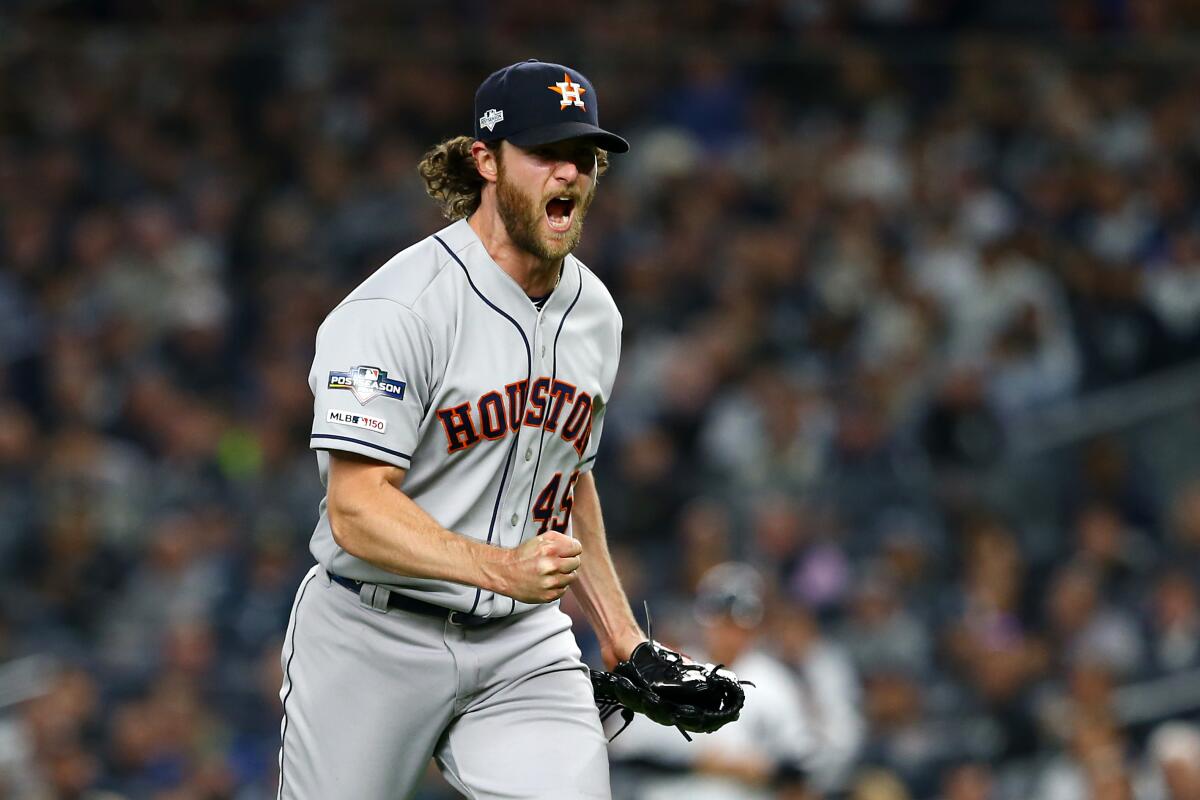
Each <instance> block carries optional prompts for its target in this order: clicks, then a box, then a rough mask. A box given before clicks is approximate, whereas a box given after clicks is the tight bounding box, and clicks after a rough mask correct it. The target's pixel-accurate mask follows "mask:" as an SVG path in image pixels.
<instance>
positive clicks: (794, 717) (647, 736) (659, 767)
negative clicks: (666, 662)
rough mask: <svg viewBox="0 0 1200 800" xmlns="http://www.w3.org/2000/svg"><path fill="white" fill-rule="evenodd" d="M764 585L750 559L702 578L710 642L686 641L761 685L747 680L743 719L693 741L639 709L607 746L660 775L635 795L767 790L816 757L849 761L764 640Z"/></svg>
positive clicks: (792, 780) (757, 794)
mask: <svg viewBox="0 0 1200 800" xmlns="http://www.w3.org/2000/svg"><path fill="white" fill-rule="evenodd" d="M765 591H766V587H765V585H764V584H763V580H762V577H761V575H759V573H758V572H757V571H756V570H755V569H754V568H753V567H751V566H749V565H748V564H743V563H737V562H727V563H725V564H718V565H717V566H716V567H713V568H712V569H711V570H709V572H707V573H706V574H705V575H704V577H703V578H701V580H700V584H699V586H698V588H697V595H696V614H697V616H698V618H699V619H700V621H701V629H702V634H703V640H704V641H703V643H702V646H701V647H691V648H687V650H688V652H689V653H690V654H691V655H692V657H693V658H696V659H697V660H707V661H710V662H711V663H715V664H724V665H727V666H728V667H729V668H730V669H731V670H733V671H734V673H736V674H737V676H738V677H739V678H740V679H743V680H748V681H751V682H752V683H753V684H754V686H752V687H747V689H746V691H747V695H746V705H745V707H744V708H743V710H742V715H741V718H740V719H739V720H738V723H739V724H733V725H727V726H725V727H724V728H722V729H721V730H719V731H717V732H716V733H712V734H699V735H697V736H696V737H695V738H696V741H695V742H687V741H686V740H684V739H683V737H680V736H678V732H677V731H675V730H673V729H671V728H667V727H664V726H660V725H655V724H654V723H653V722H650V721H649V720H647V719H643V718H635V719H634V721H633V723H632V724H631V725H630V726H629V728H628V729H627V730H625V731H623V732H621V733H620V735H618V736H617V737H616V739H614V740H613V743H612V745H611V746H610V753H611V755H612V757H613V759H614V760H615V762H616V763H618V764H621V763H625V764H628V765H630V766H634V767H640V768H642V769H646V770H651V771H653V772H657V773H660V774H662V775H663V777H658V778H654V779H649V780H645V781H643V783H642V786H641V788H640V789H639V790H638V791H637V792H636V795H637V796H638V797H640V798H645V799H646V800H652V799H653V798H666V797H678V796H680V795H683V796H687V797H695V798H713V799H714V800H715V799H716V798H731V799H732V798H747V799H749V798H766V797H770V796H772V794H773V792H774V791H775V790H776V789H783V788H785V787H790V786H793V785H795V784H799V785H800V786H803V785H804V783H805V781H806V780H807V779H808V778H809V775H810V773H812V772H813V771H814V770H815V769H817V762H818V759H819V758H820V759H822V760H824V759H826V758H831V757H832V758H836V759H837V761H831V762H827V763H824V764H821V765H820V766H821V767H823V768H825V769H828V768H829V767H834V768H837V769H840V768H841V767H842V763H844V758H845V756H844V754H842V753H836V754H835V753H834V752H833V750H832V749H830V750H825V749H824V748H822V747H821V745H820V744H819V743H818V742H817V740H816V738H815V734H816V731H817V726H818V724H819V720H818V719H817V716H816V714H815V713H812V711H811V710H810V709H809V708H808V707H806V704H805V702H804V700H803V699H802V693H801V689H800V687H799V685H798V684H797V682H796V681H795V680H794V678H793V677H792V675H790V674H789V672H788V669H787V667H786V666H785V665H784V664H783V663H782V662H780V661H779V660H777V659H776V658H775V657H774V656H772V655H770V654H768V653H767V652H766V651H765V649H763V647H762V641H761V636H760V626H761V625H762V623H763V618H764V614H765V611H766V608H765V603H766V600H767V597H766V595H765ZM759 687H761V690H760V689H759ZM838 762H841V763H838ZM680 772H684V773H685V774H683V775H680V774H678V773H680ZM688 772H690V773H691V774H686V773H688ZM672 773H675V774H672Z"/></svg>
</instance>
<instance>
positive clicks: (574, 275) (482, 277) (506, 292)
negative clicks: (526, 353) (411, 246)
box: [438, 219, 583, 321]
mask: <svg viewBox="0 0 1200 800" xmlns="http://www.w3.org/2000/svg"><path fill="white" fill-rule="evenodd" d="M438 236H439V237H440V238H441V239H442V241H444V242H445V243H446V244H447V245H448V246H449V247H450V249H451V250H453V251H454V252H455V253H456V254H457V255H458V257H459V258H461V259H462V261H463V264H464V266H466V268H467V271H468V272H469V273H470V275H471V280H472V281H474V282H475V285H476V287H477V288H478V289H479V290H480V291H482V292H483V293H484V294H485V295H487V298H488V299H489V300H491V301H492V302H493V303H495V304H496V305H498V306H500V307H501V308H503V309H504V310H505V311H507V312H508V313H509V314H512V315H513V316H514V317H515V318H516V319H520V320H530V321H532V320H534V319H536V318H537V315H538V310H537V309H536V308H535V307H534V305H533V303H531V302H530V301H529V298H528V297H527V296H526V295H525V290H524V289H522V288H521V286H520V284H518V283H517V282H516V281H515V280H513V278H512V276H511V275H509V274H508V273H507V272H505V271H504V268H503V267H501V266H500V265H499V264H497V263H496V261H495V259H493V258H492V257H491V255H489V254H488V251H487V248H486V247H484V246H483V242H482V241H480V239H479V237H478V236H477V235H476V233H475V230H474V229H473V228H472V227H471V226H470V225H468V224H467V221H466V220H465V219H460V220H458V221H457V222H454V223H452V224H450V225H448V226H447V227H446V228H444V229H442V230H441V231H440V232H439V233H438ZM581 273H582V270H581V268H580V266H579V261H578V259H576V258H575V257H574V256H572V255H568V256H567V257H566V259H564V262H563V271H562V277H561V278H560V279H559V281H558V285H557V286H555V287H554V291H552V292H551V293H550V297H549V298H548V299H547V300H546V304H545V305H544V306H543V307H542V316H543V318H544V317H545V316H546V315H547V314H555V315H557V314H562V313H564V312H565V311H566V309H567V306H569V305H570V304H571V303H572V301H573V300H574V299H575V296H576V295H577V294H578V290H579V284H580V282H581V281H582V280H583V276H582V274H581Z"/></svg>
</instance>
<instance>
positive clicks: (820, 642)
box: [768, 602, 866, 794]
mask: <svg viewBox="0 0 1200 800" xmlns="http://www.w3.org/2000/svg"><path fill="white" fill-rule="evenodd" d="M768 622H769V624H770V628H769V630H770V632H771V634H772V635H771V641H772V642H774V643H775V647H774V650H775V652H776V653H777V654H778V655H780V656H782V657H783V660H784V661H785V663H787V664H788V666H790V667H791V668H792V670H793V671H794V674H795V675H796V676H797V677H798V678H799V687H800V696H801V699H802V701H803V703H804V714H805V719H806V721H807V722H808V726H809V729H810V732H809V736H810V738H811V741H812V752H811V753H810V754H809V756H808V758H807V760H806V762H805V769H806V771H807V772H808V774H809V776H810V779H809V781H808V784H809V786H810V788H811V789H812V790H813V791H815V792H817V793H819V794H832V793H836V792H838V791H842V790H844V789H845V787H846V785H847V783H848V781H849V777H850V772H851V768H852V767H853V765H854V763H855V760H856V759H857V757H858V754H859V751H860V750H861V748H862V745H863V740H864V738H865V733H866V731H865V725H864V720H863V713H862V699H863V698H862V687H861V686H860V685H859V678H858V672H857V670H856V669H855V666H854V664H853V663H852V662H851V660H850V659H849V658H847V655H846V653H844V652H843V651H842V647H841V646H839V645H838V644H837V643H836V642H835V641H833V640H831V639H830V638H829V637H826V636H824V635H822V633H821V629H820V627H819V626H818V623H817V620H816V618H815V617H814V616H813V615H812V614H811V613H809V612H808V611H807V610H806V609H805V608H803V607H802V606H798V605H795V604H792V603H787V602H779V603H778V604H775V605H773V606H772V607H771V609H770V610H769V612H768Z"/></svg>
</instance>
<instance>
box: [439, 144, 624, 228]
mask: <svg viewBox="0 0 1200 800" xmlns="http://www.w3.org/2000/svg"><path fill="white" fill-rule="evenodd" d="M474 143H475V140H474V139H473V138H471V137H470V136H455V137H454V138H453V139H447V140H446V141H444V142H440V143H439V144H436V145H434V146H433V147H432V148H430V150H429V152H427V153H426V154H425V155H424V156H423V157H422V158H421V161H420V163H419V164H417V172H419V173H421V179H422V180H423V181H424V182H425V191H426V193H428V194H429V196H430V197H432V198H433V199H434V200H436V201H438V204H439V205H440V206H441V207H442V214H443V215H444V216H445V217H446V219H450V220H458V219H463V218H464V217H469V216H470V215H471V214H473V213H474V212H475V209H477V208H479V198H480V196H481V195H482V193H483V187H484V184H486V183H487V181H485V180H484V178H483V176H482V175H480V174H479V170H478V169H477V168H476V167H475V159H474V158H473V157H472V156H471V145H473V144H474ZM496 157H497V158H499V157H500V150H499V148H498V147H497V148H496ZM607 170H608V152H607V151H605V150H601V149H600V148H599V147H597V148H596V173H597V174H598V175H603V174H604V173H605V172H606V171H607Z"/></svg>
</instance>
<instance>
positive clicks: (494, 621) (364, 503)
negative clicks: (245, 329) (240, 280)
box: [279, 61, 646, 800]
mask: <svg viewBox="0 0 1200 800" xmlns="http://www.w3.org/2000/svg"><path fill="white" fill-rule="evenodd" d="M597 111H598V103H597V97H596V91H595V88H594V87H593V86H592V84H591V83H590V82H589V81H588V79H587V78H586V77H584V76H583V75H582V74H581V73H579V72H578V71H576V70H574V69H571V68H569V67H564V66H561V65H558V64H549V63H541V62H538V61H525V62H522V63H518V64H513V65H511V66H509V67H506V68H504V69H501V70H499V71H498V72H496V73H494V74H492V75H491V76H490V77H488V78H487V79H486V80H485V81H484V82H483V83H482V84H481V85H480V87H479V89H478V91H477V92H476V95H475V130H474V137H466V136H461V137H457V138H454V139H450V140H448V141H446V142H443V143H442V144H440V145H438V146H437V147H435V148H434V149H433V150H431V151H430V152H429V153H428V154H427V155H426V157H425V158H424V160H423V161H422V162H421V165H420V172H421V174H422V177H423V178H424V180H425V183H426V187H427V189H428V191H429V193H430V194H431V195H432V196H433V197H435V198H436V199H438V200H439V201H440V202H441V204H442V206H443V209H444V211H445V212H446V214H447V216H448V217H450V218H451V219H453V220H455V221H454V222H453V223H452V224H450V225H449V226H448V227H446V228H443V229H442V230H441V231H439V232H438V233H436V234H434V235H432V236H430V237H429V238H427V239H424V240H422V241H420V242H418V243H417V244H415V245H413V246H412V247H409V248H408V249H406V250H404V251H402V252H401V253H399V254H398V255H396V256H395V257H393V258H392V259H391V260H390V261H388V262H387V263H385V264H384V265H383V266H382V267H381V268H380V269H379V270H377V271H376V272H375V273H374V274H372V275H371V276H370V277H368V278H367V279H366V280H365V281H364V282H363V283H362V284H361V285H360V286H358V288H356V289H355V290H354V291H352V292H351V293H350V294H349V295H348V296H347V297H346V298H345V299H344V300H343V301H342V302H341V303H339V304H338V306H337V307H336V308H335V309H334V310H333V311H332V312H331V313H330V314H329V316H328V317H327V318H326V320H325V321H324V323H323V324H322V325H321V327H320V330H319V331H318V332H317V342H316V356H315V358H314V360H313V366H312V371H311V373H310V375H309V385H310V386H311V388H312V391H313V395H314V397H315V415H314V419H313V428H312V439H311V446H312V448H313V449H315V450H316V454H317V463H318V467H319V469H320V474H321V479H322V481H323V483H324V484H325V487H326V495H325V499H324V500H323V501H322V503H321V506H320V521H319V522H318V524H317V527H316V530H315V532H314V533H313V536H312V540H311V545H310V549H311V551H312V553H313V556H314V557H315V558H316V560H317V562H318V563H317V565H316V566H315V567H313V569H312V570H311V571H310V572H309V573H308V575H307V576H306V577H305V579H304V580H303V582H302V583H301V585H300V587H299V589H298V590H297V593H296V600H295V603H294V605H293V607H292V613H291V620H290V622H289V624H288V629H287V634H286V639H285V643H284V648H283V653H282V664H283V669H284V680H283V687H282V689H281V691H280V697H281V698H282V700H283V712H284V713H283V721H282V724H281V747H280V752H279V797H280V798H284V797H286V798H321V799H322V800H328V799H329V798H354V799H355V800H372V799H373V798H401V797H406V796H408V795H409V794H410V793H411V792H412V791H413V789H414V786H415V784H416V783H417V781H418V779H419V777H420V775H421V774H422V772H423V769H424V767H425V765H426V764H427V762H428V760H429V757H430V756H431V755H432V756H434V758H435V759H436V761H437V764H438V765H439V767H440V769H441V770H442V773H443V774H444V775H445V777H446V779H447V780H448V781H449V782H450V783H451V784H452V785H453V786H455V787H456V788H457V789H458V790H459V791H461V792H462V793H463V794H465V795H467V796H468V797H472V798H500V797H504V798H568V797H569V798H607V797H608V796H609V775H608V759H607V753H606V742H605V738H604V736H603V734H602V732H601V725H600V721H599V717H598V714H597V710H596V706H595V705H594V703H593V697H592V690H591V685H590V683H589V676H588V670H587V668H586V667H585V665H584V664H583V663H582V662H581V660H580V653H579V649H578V647H577V646H576V643H575V640H574V637H573V635H572V633H571V630H570V621H569V619H568V617H567V616H566V615H565V614H564V613H562V612H561V611H560V610H559V608H558V603H557V601H558V600H559V598H561V597H562V595H563V594H564V593H565V592H566V590H567V589H568V587H570V588H573V589H574V591H575V595H576V597H577V598H578V599H579V600H580V602H581V604H582V606H583V608H584V609H585V610H586V612H587V615H588V617H589V619H590V621H591V623H592V625H593V626H594V627H595V629H596V632H597V634H598V636H599V638H600V641H601V643H602V654H603V657H604V660H605V661H606V662H607V664H608V666H609V667H610V668H611V667H612V666H613V665H614V664H616V663H617V662H618V661H620V660H622V659H626V658H628V657H629V656H630V654H631V652H632V651H633V650H634V649H635V647H637V646H638V645H639V644H640V643H642V642H643V641H644V640H645V639H646V637H645V634H643V632H642V631H641V629H640V628H639V626H638V624H637V622H636V621H635V620H634V618H633V615H632V613H631V612H630V610H629V606H628V602H627V600H626V597H625V594H624V592H623V591H622V589H621V586H620V584H619V582H618V579H617V576H616V573H615V571H614V569H613V566H612V562H611V560H610V558H609V555H608V551H607V548H606V545H605V536H604V526H603V523H602V521H601V513H600V501H599V498H598V497H597V494H596V486H595V483H594V481H593V477H592V474H591V469H592V465H593V464H594V463H595V458H596V449H597V447H598V445H599V442H600V434H601V430H602V428H603V423H604V410H605V408H606V406H607V404H608V400H609V395H610V393H611V391H612V387H613V380H614V377H615V375H616V371H617V361H618V358H619V355H620V346H621V318H620V315H619V314H618V312H617V309H616V307H615V305H614V304H613V300H612V298H611V297H610V296H609V293H608V291H607V290H606V289H605V288H604V286H603V284H602V283H601V282H600V281H599V280H598V279H597V278H596V276H595V275H593V274H592V273H591V272H590V271H589V270H588V269H587V267H585V266H584V265H583V264H582V263H580V262H579V260H578V259H576V258H574V257H573V256H572V255H571V251H572V250H573V249H574V248H575V246H576V245H577V244H578V242H579V237H580V232H581V230H582V226H583V220H584V217H585V215H586V214H587V210H588V206H589V204H590V203H591V201H592V198H593V196H594V195H595V192H596V182H597V179H598V178H599V176H600V174H601V173H602V172H603V171H604V168H605V166H606V165H607V152H625V151H627V150H628V149H629V145H628V143H627V142H626V141H625V140H624V139H622V138H621V137H619V136H617V135H615V134H613V133H610V132H608V131H606V130H604V129H602V128H601V127H600V125H599V117H598V114H597ZM606 151H607V152H606Z"/></svg>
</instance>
